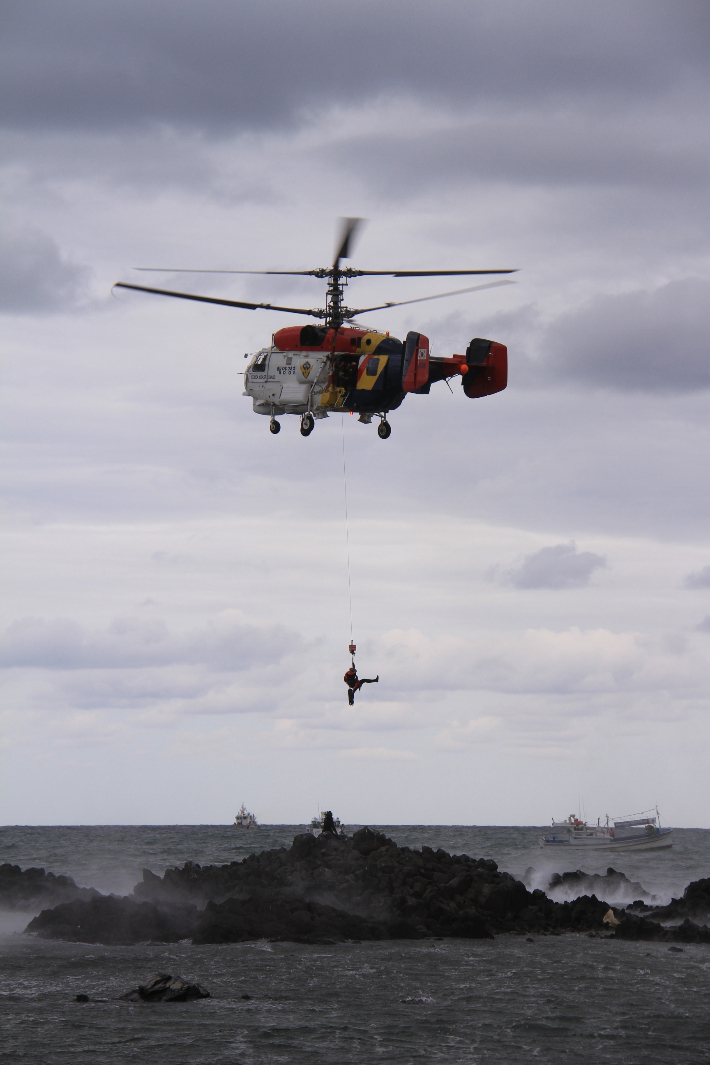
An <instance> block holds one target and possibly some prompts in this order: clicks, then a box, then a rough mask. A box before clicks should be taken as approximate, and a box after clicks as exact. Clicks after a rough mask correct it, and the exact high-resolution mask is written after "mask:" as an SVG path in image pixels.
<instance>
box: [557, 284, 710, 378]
mask: <svg viewBox="0 0 710 1065" xmlns="http://www.w3.org/2000/svg"><path fill="white" fill-rule="evenodd" d="M709 338H710V282H708V281H705V280H701V279H700V278H692V277H691V278H685V279H684V280H681V281H671V282H670V283H669V284H667V285H663V286H662V287H661V288H658V289H656V290H655V291H654V292H645V291H642V292H639V291H637V292H629V293H625V294H623V295H618V296H599V297H597V298H596V299H594V300H592V301H591V302H590V303H588V304H587V305H586V306H585V307H582V308H581V309H580V310H577V311H572V312H570V313H568V314H563V315H561V316H560V317H559V318H557V319H556V320H555V321H554V322H553V323H552V325H551V326H550V327H549V329H548V330H547V332H546V335H545V336H544V338H543V342H542V343H543V352H544V354H543V367H544V370H545V371H546V376H547V377H548V379H549V378H555V379H558V380H559V379H565V380H574V381H576V382H579V383H583V384H588V385H592V386H596V387H600V388H614V389H620V390H622V391H648V392H685V391H690V390H693V389H699V388H703V389H704V388H708V387H710V339H709Z"/></svg>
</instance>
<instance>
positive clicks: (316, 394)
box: [244, 325, 507, 424]
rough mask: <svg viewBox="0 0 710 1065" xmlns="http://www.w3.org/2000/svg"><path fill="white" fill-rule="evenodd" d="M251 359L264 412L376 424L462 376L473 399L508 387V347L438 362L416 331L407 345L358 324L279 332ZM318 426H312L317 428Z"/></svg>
mask: <svg viewBox="0 0 710 1065" xmlns="http://www.w3.org/2000/svg"><path fill="white" fill-rule="evenodd" d="M247 357H248V358H249V364H248V366H247V369H246V372H245V377H244V385H245V389H244V395H245V396H249V397H251V399H252V401H253V408H254V411H255V412H256V413H257V414H266V415H269V416H270V417H271V419H272V421H273V419H274V417H276V416H277V415H282V414H298V415H305V414H311V415H312V417H313V418H316V419H318V418H325V417H327V416H328V414H329V413H331V412H334V411H346V412H351V413H357V414H359V415H360V420H361V421H363V422H369V421H370V420H371V418H372V415H373V414H377V415H379V416H380V417H383V418H384V416H385V415H386V414H387V412H388V411H391V410H395V409H396V408H397V407H399V406H400V404H401V403H402V401H403V400H404V398H405V396H406V394H407V392H418V393H420V394H421V393H428V392H429V389H430V387H431V385H432V384H433V383H434V382H436V381H440V380H444V379H446V378H449V377H453V376H454V375H456V374H461V375H462V378H463V385H464V390H465V391H466V394H467V395H469V396H470V397H471V398H473V397H474V396H481V395H490V394H492V393H493V392H499V391H501V390H502V389H503V388H505V387H506V384H507V350H506V348H505V347H504V345H502V344H496V343H494V342H492V341H489V340H481V339H478V338H476V339H475V340H473V341H471V343H470V344H469V346H468V349H467V352H466V355H453V356H451V357H450V358H432V357H431V355H430V352H429V340H428V338H427V337H426V336H424V335H423V334H421V333H414V332H410V333H408V334H407V339H406V341H404V342H402V341H401V340H398V339H397V338H396V337H393V336H390V335H389V333H381V332H378V331H375V330H367V329H364V328H358V327H355V326H349V325H348V326H341V327H340V328H339V329H338V330H337V331H336V330H334V329H327V328H326V327H324V326H313V325H307V326H304V327H299V326H290V327H286V328H285V329H280V330H279V331H278V332H277V333H274V335H273V338H272V343H271V345H270V346H269V347H265V348H262V349H261V350H260V351H257V352H255V353H254V354H252V355H251V356H247ZM311 424H312V423H311Z"/></svg>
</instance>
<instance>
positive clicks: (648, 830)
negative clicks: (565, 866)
mask: <svg viewBox="0 0 710 1065" xmlns="http://www.w3.org/2000/svg"><path fill="white" fill-rule="evenodd" d="M644 813H646V814H649V813H650V814H651V816H645V817H641V816H636V817H630V818H623V819H620V820H618V821H614V820H610V818H609V816H608V815H607V818H606V823H605V824H603V825H602V824H601V818H599V819H597V823H596V825H589V824H587V822H586V821H582V819H581V818H579V817H575V816H574V814H570V815H569V817H568V818H567V820H566V821H554V820H553V822H552V832H551V834H550V835H549V836H543V837H542V838H541V840H540V846H541V847H550V848H554V847H557V848H563V847H579V848H581V849H584V850H607V851H621V850H624V851H627V850H629V851H631V850H633V851H655V850H662V849H663V848H664V847H672V846H673V829H672V828H662V827H661V819H660V817H659V814H658V809H656V811H655V813H652V812H651V811H648V810H646V811H644Z"/></svg>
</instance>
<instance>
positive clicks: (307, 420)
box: [301, 414, 316, 436]
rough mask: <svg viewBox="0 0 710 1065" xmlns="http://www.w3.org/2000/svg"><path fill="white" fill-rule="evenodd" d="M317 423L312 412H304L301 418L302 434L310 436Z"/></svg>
mask: <svg viewBox="0 0 710 1065" xmlns="http://www.w3.org/2000/svg"><path fill="white" fill-rule="evenodd" d="M315 424H316V422H315V418H314V417H313V415H312V414H304V415H303V417H302V418H301V436H310V435H311V433H312V432H313V429H314V428H315Z"/></svg>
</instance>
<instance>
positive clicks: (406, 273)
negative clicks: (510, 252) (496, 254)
mask: <svg viewBox="0 0 710 1065" xmlns="http://www.w3.org/2000/svg"><path fill="white" fill-rule="evenodd" d="M517 272H518V271H517V268H516V269H514V270H353V274H354V275H356V276H357V277H360V275H367V276H370V277H453V276H454V275H455V274H517Z"/></svg>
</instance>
